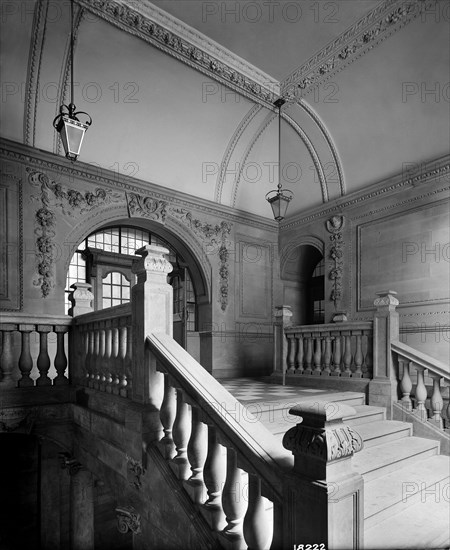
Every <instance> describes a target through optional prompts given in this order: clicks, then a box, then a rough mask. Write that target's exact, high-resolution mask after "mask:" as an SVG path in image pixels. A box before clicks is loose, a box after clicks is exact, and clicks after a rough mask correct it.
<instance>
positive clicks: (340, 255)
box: [326, 216, 345, 310]
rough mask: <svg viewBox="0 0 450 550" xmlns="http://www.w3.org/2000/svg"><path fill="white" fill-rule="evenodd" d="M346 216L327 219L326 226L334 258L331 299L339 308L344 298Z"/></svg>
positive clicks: (332, 258)
mask: <svg viewBox="0 0 450 550" xmlns="http://www.w3.org/2000/svg"><path fill="white" fill-rule="evenodd" d="M344 221H345V218H344V216H332V217H331V218H330V219H328V220H327V221H326V227H327V231H328V233H331V235H330V243H331V246H330V252H329V254H330V256H329V257H330V258H331V260H332V264H331V269H330V271H329V274H328V276H329V278H330V279H331V280H332V281H333V289H332V291H331V295H330V300H331V301H332V302H334V309H335V310H336V309H337V306H338V304H339V302H340V301H341V300H342V277H343V274H344V246H345V242H344V239H343V236H342V229H343V227H344Z"/></svg>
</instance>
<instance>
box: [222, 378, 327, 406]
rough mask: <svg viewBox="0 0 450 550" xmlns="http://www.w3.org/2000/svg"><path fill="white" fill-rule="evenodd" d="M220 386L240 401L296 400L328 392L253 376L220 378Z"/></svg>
mask: <svg viewBox="0 0 450 550" xmlns="http://www.w3.org/2000/svg"><path fill="white" fill-rule="evenodd" d="M220 382H221V384H222V386H223V387H224V388H225V389H227V390H228V391H229V392H230V393H231V395H233V397H235V398H236V399H237V400H238V401H240V402H241V403H250V402H253V401H255V402H256V401H280V399H287V400H288V399H291V400H292V399H293V398H295V399H296V401H297V402H298V401H299V400H302V399H311V398H312V397H315V396H318V395H321V394H326V393H329V391H330V390H326V389H322V390H319V389H312V388H302V387H299V386H280V385H279V384H268V383H265V382H262V381H260V380H257V379H253V378H233V379H231V380H221V381H220Z"/></svg>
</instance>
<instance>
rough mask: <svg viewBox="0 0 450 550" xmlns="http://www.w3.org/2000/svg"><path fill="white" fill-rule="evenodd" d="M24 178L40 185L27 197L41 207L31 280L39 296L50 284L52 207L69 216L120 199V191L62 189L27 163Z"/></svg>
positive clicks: (53, 254)
mask: <svg viewBox="0 0 450 550" xmlns="http://www.w3.org/2000/svg"><path fill="white" fill-rule="evenodd" d="M26 171H27V172H28V181H29V183H30V184H31V185H32V186H33V187H37V188H39V189H40V193H39V195H32V196H31V200H32V201H35V202H40V203H41V205H42V206H41V207H40V208H39V209H38V210H37V211H36V214H35V225H36V227H35V230H34V234H35V235H36V263H37V266H36V270H37V276H36V278H35V280H34V281H33V284H34V285H35V286H39V287H41V292H42V296H43V297H44V298H46V297H47V296H48V295H49V293H50V291H51V289H52V288H53V286H54V271H55V257H56V248H57V245H56V243H55V242H54V238H55V236H56V214H55V212H54V209H55V208H58V209H60V210H61V211H62V213H63V214H64V215H66V216H69V217H74V216H79V215H80V214H83V213H85V212H89V211H90V210H93V209H95V208H97V207H99V206H104V205H106V204H110V203H113V202H123V200H124V197H123V194H121V193H115V192H112V191H110V190H107V189H101V188H97V189H95V191H94V192H93V193H91V192H90V191H86V192H84V193H82V192H80V191H77V190H75V189H65V188H64V187H63V186H62V185H61V184H60V183H56V182H55V181H53V180H50V179H49V177H48V176H47V175H46V174H44V173H43V172H39V171H38V170H34V169H33V168H30V167H27V168H26Z"/></svg>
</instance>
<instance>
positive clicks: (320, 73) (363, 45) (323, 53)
mask: <svg viewBox="0 0 450 550" xmlns="http://www.w3.org/2000/svg"><path fill="white" fill-rule="evenodd" d="M436 2H437V0H411V1H410V2H404V0H385V1H384V2H383V3H382V4H380V5H378V6H377V7H376V8H374V9H373V10H372V11H370V12H369V13H368V14H366V15H365V16H363V17H362V18H361V19H360V20H359V21H357V22H356V23H355V24H354V25H352V26H351V27H350V28H349V29H347V30H346V31H345V32H343V33H342V34H341V35H340V36H339V37H338V38H336V39H335V40H333V41H332V42H330V43H329V44H327V46H325V47H324V48H322V49H321V50H320V51H318V52H317V53H315V54H314V55H313V56H312V57H311V58H310V59H309V60H308V61H307V62H306V63H304V64H303V65H301V66H300V67H299V68H298V69H296V70H295V71H293V72H292V73H291V74H290V75H289V76H287V77H286V78H285V79H284V80H283V81H282V82H281V84H280V87H281V92H280V95H281V96H282V97H286V98H289V99H291V100H296V99H297V98H298V97H299V96H300V97H304V96H305V95H307V94H308V93H309V92H311V90H312V89H313V88H315V87H317V86H319V85H321V84H323V83H324V82H325V81H326V80H328V79H329V78H330V77H331V76H333V75H334V74H336V73H337V72H339V71H341V70H342V69H344V68H345V67H347V66H348V65H350V64H351V63H353V62H354V61H355V60H356V59H358V58H359V57H361V56H362V55H364V54H365V53H367V52H368V51H369V50H371V49H373V48H374V47H375V46H378V45H379V44H381V42H383V41H384V40H386V38H388V37H389V36H391V35H392V34H394V33H395V32H397V31H398V30H400V29H401V28H403V27H404V26H405V25H407V24H408V23H410V22H411V21H413V20H414V19H415V18H416V17H417V16H418V15H419V14H420V13H422V12H423V11H425V10H428V9H429V8H430V7H432V6H435V5H436Z"/></svg>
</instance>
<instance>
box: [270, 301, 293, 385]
mask: <svg viewBox="0 0 450 550" xmlns="http://www.w3.org/2000/svg"><path fill="white" fill-rule="evenodd" d="M291 325H292V309H291V307H290V306H276V307H275V315H274V323H273V373H272V376H276V377H278V378H279V377H280V376H281V377H282V380H283V384H284V380H285V375H286V368H287V365H286V356H287V350H288V343H287V340H286V336H285V334H284V329H285V328H286V327H290V326H291Z"/></svg>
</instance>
